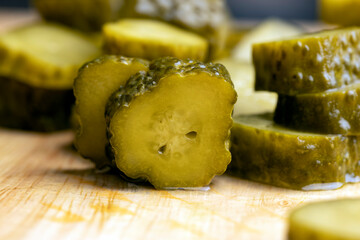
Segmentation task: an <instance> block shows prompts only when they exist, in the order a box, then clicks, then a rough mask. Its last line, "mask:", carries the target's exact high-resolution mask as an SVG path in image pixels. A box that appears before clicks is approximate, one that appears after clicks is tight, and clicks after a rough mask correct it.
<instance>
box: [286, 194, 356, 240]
mask: <svg viewBox="0 0 360 240" xmlns="http://www.w3.org/2000/svg"><path fill="white" fill-rule="evenodd" d="M359 226H360V199H358V198H348V199H338V200H330V201H322V202H315V203H310V204H307V205H305V206H303V207H300V208H298V209H296V210H293V211H292V212H291V214H290V217H289V233H288V239H289V240H302V239H313V240H356V239H360V228H359Z"/></svg>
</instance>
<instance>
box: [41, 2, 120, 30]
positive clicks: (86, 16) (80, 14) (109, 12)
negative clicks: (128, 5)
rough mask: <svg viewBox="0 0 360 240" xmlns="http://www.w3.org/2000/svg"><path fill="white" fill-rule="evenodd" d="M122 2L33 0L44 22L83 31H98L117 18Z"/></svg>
mask: <svg viewBox="0 0 360 240" xmlns="http://www.w3.org/2000/svg"><path fill="white" fill-rule="evenodd" d="M122 2H123V0H91V1H89V0H34V5H35V7H36V8H37V10H38V11H39V12H40V14H41V15H42V17H43V18H44V19H46V20H49V21H53V22H59V23H62V24H65V25H68V26H70V27H74V28H77V29H80V30H83V31H99V30H101V27H102V25H103V24H104V23H106V22H109V21H114V20H116V19H118V17H119V11H120V8H121V6H122Z"/></svg>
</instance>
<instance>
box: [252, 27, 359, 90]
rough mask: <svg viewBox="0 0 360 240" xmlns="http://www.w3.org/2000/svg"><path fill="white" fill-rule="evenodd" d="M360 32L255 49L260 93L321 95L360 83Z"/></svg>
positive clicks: (333, 33)
mask: <svg viewBox="0 0 360 240" xmlns="http://www.w3.org/2000/svg"><path fill="white" fill-rule="evenodd" d="M359 39H360V28H347V29H338V30H332V31H324V32H321V33H315V34H309V35H304V36H302V37H300V38H293V39H289V40H283V41H275V42H266V43H259V44H254V45H253V60H254V65H255V70H256V85H255V89H256V90H265V91H274V92H277V93H280V94H284V95H296V94H302V93H317V92H322V91H325V90H328V89H335V88H340V87H343V86H346V85H349V84H351V83H354V82H356V81H358V80H359V79H360V64H359V61H360V54H359V53H358V47H359V44H360V42H359Z"/></svg>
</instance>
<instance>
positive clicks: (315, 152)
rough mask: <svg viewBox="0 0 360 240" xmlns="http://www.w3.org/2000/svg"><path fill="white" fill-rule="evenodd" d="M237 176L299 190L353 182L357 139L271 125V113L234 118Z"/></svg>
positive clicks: (359, 169)
mask: <svg viewBox="0 0 360 240" xmlns="http://www.w3.org/2000/svg"><path fill="white" fill-rule="evenodd" d="M231 135H232V136H231V142H232V146H231V153H232V158H233V159H232V162H231V164H230V166H231V169H232V171H233V173H234V174H236V175H237V176H240V177H243V178H246V179H249V180H253V181H257V182H262V183H266V184H271V185H274V186H278V187H286V188H292V189H302V190H321V189H334V188H338V187H340V186H342V185H343V183H345V182H355V181H359V180H360V178H359V176H360V162H359V157H360V144H359V140H360V139H359V138H358V137H345V136H342V135H321V134H315V133H305V132H300V131H295V130H289V129H287V128H284V127H281V126H279V125H276V124H274V123H273V121H272V115H271V114H263V115H250V116H237V117H235V118H234V125H233V128H232V133H231Z"/></svg>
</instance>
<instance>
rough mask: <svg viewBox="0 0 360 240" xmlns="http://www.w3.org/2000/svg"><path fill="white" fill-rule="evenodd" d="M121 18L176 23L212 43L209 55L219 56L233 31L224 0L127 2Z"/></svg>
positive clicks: (136, 0)
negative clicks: (230, 31) (230, 32)
mask: <svg viewBox="0 0 360 240" xmlns="http://www.w3.org/2000/svg"><path fill="white" fill-rule="evenodd" d="M120 12H121V13H120V16H121V17H125V18H150V19H157V20H161V21H165V22H168V23H171V24H175V25H177V26H179V27H181V28H184V29H186V30H189V31H192V32H194V33H196V34H200V35H202V36H204V37H205V38H206V39H208V41H209V43H210V55H211V56H218V54H219V52H221V51H222V50H223V49H224V47H225V43H226V39H227V35H228V32H229V30H230V20H229V19H230V17H229V15H230V14H229V12H228V10H227V8H226V1H224V0H196V1H194V0H125V1H124V6H123V7H122V8H121V11H120Z"/></svg>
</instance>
